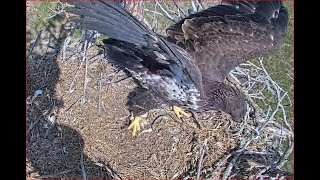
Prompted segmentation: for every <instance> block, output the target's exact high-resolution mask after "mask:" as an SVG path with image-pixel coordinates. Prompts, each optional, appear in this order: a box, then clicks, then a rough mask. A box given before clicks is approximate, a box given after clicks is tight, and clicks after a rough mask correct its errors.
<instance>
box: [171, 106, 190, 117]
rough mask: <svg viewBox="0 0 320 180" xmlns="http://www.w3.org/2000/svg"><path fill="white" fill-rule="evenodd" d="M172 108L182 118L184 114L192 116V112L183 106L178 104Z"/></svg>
mask: <svg viewBox="0 0 320 180" xmlns="http://www.w3.org/2000/svg"><path fill="white" fill-rule="evenodd" d="M172 109H173V111H174V113H175V114H176V116H177V117H178V118H181V117H182V116H186V117H188V118H190V117H191V116H192V115H191V114H190V113H187V112H185V111H184V110H183V109H182V108H180V107H178V106H173V107H172Z"/></svg>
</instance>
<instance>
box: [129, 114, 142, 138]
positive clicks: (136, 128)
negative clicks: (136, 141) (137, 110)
mask: <svg viewBox="0 0 320 180" xmlns="http://www.w3.org/2000/svg"><path fill="white" fill-rule="evenodd" d="M130 119H131V120H132V119H133V120H132V122H131V123H130V125H129V127H128V129H132V136H135V135H136V133H137V132H138V131H140V120H141V117H140V116H135V117H133V116H131V118H130Z"/></svg>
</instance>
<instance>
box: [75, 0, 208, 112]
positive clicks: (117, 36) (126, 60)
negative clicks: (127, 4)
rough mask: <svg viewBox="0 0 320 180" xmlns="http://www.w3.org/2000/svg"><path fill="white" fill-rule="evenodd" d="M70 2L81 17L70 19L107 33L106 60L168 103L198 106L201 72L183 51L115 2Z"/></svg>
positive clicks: (90, 28)
mask: <svg viewBox="0 0 320 180" xmlns="http://www.w3.org/2000/svg"><path fill="white" fill-rule="evenodd" d="M70 3H71V4H73V5H75V7H76V9H73V10H70V11H69V12H71V13H73V14H77V15H81V16H84V17H82V18H75V19H73V20H72V21H74V22H76V23H78V24H77V26H78V27H80V28H85V29H89V30H96V31H98V32H99V33H101V34H104V35H106V36H108V37H109V39H107V40H105V41H104V43H105V47H106V48H107V51H106V53H107V56H109V59H111V60H113V61H114V63H115V64H117V65H120V66H121V67H123V68H125V69H126V70H128V71H129V72H130V73H131V74H132V75H133V77H134V78H135V79H137V80H138V81H139V82H140V84H141V85H142V86H143V87H145V88H148V89H150V90H152V91H153V92H155V93H156V94H157V95H158V96H160V97H161V98H162V99H163V100H164V101H165V102H166V103H168V104H178V105H182V106H183V105H188V106H189V107H194V108H196V107H197V106H198V105H197V103H198V101H199V98H200V94H201V89H202V85H201V82H202V81H201V74H200V71H199V69H198V67H197V66H196V65H195V64H194V61H193V60H192V58H191V56H190V55H189V54H188V53H187V52H186V51H185V50H183V49H182V48H180V47H178V46H176V45H175V44H172V43H170V42H168V41H167V40H165V39H163V38H162V37H160V36H159V35H157V34H156V33H154V32H153V31H151V30H149V29H148V28H147V27H145V26H144V25H143V24H141V23H140V22H139V21H138V20H137V19H136V18H135V17H133V16H132V15H130V13H128V12H127V11H126V10H125V9H123V8H122V7H121V6H120V4H118V3H114V2H110V1H106V2H104V1H93V2H70Z"/></svg>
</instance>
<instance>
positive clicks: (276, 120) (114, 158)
mask: <svg viewBox="0 0 320 180" xmlns="http://www.w3.org/2000/svg"><path fill="white" fill-rule="evenodd" d="M126 3H127V4H126V7H127V8H128V9H129V10H130V11H131V12H133V14H134V15H136V16H137V17H138V19H140V20H141V21H142V22H144V23H145V24H146V25H147V26H149V27H150V28H151V29H153V30H155V31H157V32H158V33H160V34H164V29H165V28H166V27H167V26H168V25H169V24H171V23H173V22H174V21H177V20H179V19H181V18H183V17H184V16H186V15H188V14H189V13H193V12H196V11H199V10H201V9H202V8H206V7H208V6H211V5H213V4H216V3H218V2H209V3H207V2H204V1H202V2H199V1H190V2H163V1H161V2H160V1H154V2H130V1H129V2H126ZM32 5H33V7H37V6H36V3H34V2H33V3H32ZM137 7H139V8H137ZM65 8H67V4H65V3H59V4H58V6H57V7H56V9H55V10H54V11H53V13H52V14H50V15H49V16H48V17H45V18H46V19H45V20H46V21H48V22H49V23H48V24H49V25H48V26H45V27H43V28H41V29H40V30H39V31H36V30H35V29H31V28H30V26H28V27H27V28H28V29H27V31H28V33H29V40H28V42H27V45H28V51H29V52H28V63H27V66H28V67H27V72H28V73H27V84H28V98H27V105H28V115H27V124H28V127H29V128H28V130H27V145H28V146H27V147H28V148H27V160H26V161H27V172H26V173H27V177H36V178H118V179H119V178H223V179H226V178H281V177H283V178H291V177H292V173H291V172H290V171H288V169H287V168H284V165H285V164H286V163H288V161H289V160H290V156H291V154H292V149H293V131H292V129H291V121H292V117H289V116H288V113H287V110H286V109H287V107H288V106H289V107H292V103H291V92H287V91H285V90H284V88H282V87H281V85H279V83H278V82H277V81H275V80H273V78H272V77H271V75H270V74H271V73H270V72H268V71H267V70H266V68H265V65H264V60H263V59H262V58H260V59H258V60H256V61H255V62H247V63H244V64H242V65H240V66H239V67H237V68H235V69H234V70H233V71H232V72H231V73H230V74H229V75H228V78H227V80H226V82H227V83H229V84H231V85H233V86H235V87H236V88H238V89H240V90H241V91H243V92H244V93H245V94H246V95H247V109H248V111H247V113H246V115H245V118H244V121H243V122H242V123H235V122H233V121H232V120H231V119H230V117H229V115H228V114H225V113H223V112H219V111H209V112H206V113H197V114H196V116H197V118H198V119H199V120H200V121H201V122H202V124H203V128H201V129H199V128H198V127H197V125H196V124H195V123H194V121H193V119H192V118H185V119H182V120H180V119H177V118H176V117H175V116H174V114H173V112H172V111H171V109H170V107H164V108H161V109H155V110H153V111H151V112H149V113H148V116H147V117H146V118H145V119H144V121H143V122H142V131H141V132H140V134H139V135H138V136H136V137H133V136H132V135H131V132H130V131H129V130H127V127H128V124H129V119H130V118H129V117H130V113H129V111H128V110H127V108H126V106H125V103H126V101H127V96H128V94H129V93H130V92H132V91H135V90H136V84H135V83H134V81H133V80H132V79H131V78H130V77H127V75H126V74H125V73H124V72H122V71H119V70H118V69H117V68H116V67H113V66H111V65H110V64H108V63H107V60H106V59H105V58H104V56H103V53H102V52H101V49H100V48H98V47H97V46H96V45H95V44H99V38H98V40H96V41H92V38H93V39H96V38H97V37H96V36H95V37H90V35H96V34H95V33H93V34H90V32H88V31H85V32H83V33H82V36H80V37H76V35H75V34H76V33H75V31H74V30H72V29H71V28H70V26H69V25H70V24H68V22H67V21H66V18H67V16H68V14H65ZM142 10H143V11H142ZM29 15H30V17H32V8H30V14H29ZM88 33H89V34H88ZM88 37H89V38H88ZM90 39H91V40H90ZM289 46H292V44H289ZM261 102H263V103H261ZM261 104H262V105H261ZM284 104H286V105H284ZM287 104H289V105H287Z"/></svg>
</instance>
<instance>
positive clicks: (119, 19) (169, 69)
mask: <svg viewBox="0 0 320 180" xmlns="http://www.w3.org/2000/svg"><path fill="white" fill-rule="evenodd" d="M71 4H73V5H75V7H76V9H73V10H70V12H71V13H73V14H77V15H81V16H82V18H75V19H73V20H72V21H73V22H76V23H77V26H78V27H80V28H85V29H89V30H95V31H98V32H99V33H101V34H104V35H106V36H108V37H109V38H108V39H106V40H104V41H103V42H104V49H105V53H106V55H107V58H108V59H109V60H112V61H113V62H114V63H115V64H117V65H120V66H121V67H122V68H124V69H125V70H127V71H129V72H130V73H131V75H132V76H133V77H134V78H135V79H136V80H137V81H138V82H139V84H140V85H141V86H142V87H143V88H144V90H143V92H141V94H138V95H137V96H136V97H134V98H133V99H132V100H131V102H129V103H128V105H129V108H130V110H131V111H132V112H133V115H134V116H135V118H134V120H133V121H132V123H131V125H130V127H129V128H133V134H135V133H136V131H139V129H140V127H139V122H140V119H141V118H140V117H139V116H140V115H142V114H144V113H146V112H148V111H149V110H151V109H153V108H156V107H159V106H161V105H162V104H167V105H171V106H173V110H174V111H175V113H176V114H177V116H178V117H181V116H182V115H187V116H189V114H188V113H185V112H184V111H183V110H182V108H186V109H188V110H190V111H198V112H199V111H205V110H211V109H214V110H221V111H224V112H226V113H229V114H230V115H231V117H232V119H233V120H235V121H239V120H241V118H242V117H243V116H244V113H245V110H246V106H245V96H244V94H243V93H241V92H240V91H239V90H237V89H234V88H232V87H231V86H229V85H227V84H225V83H224V82H223V81H224V79H225V77H226V75H227V74H228V73H229V72H230V71H231V70H232V69H233V68H234V67H236V66H238V65H239V64H240V63H242V62H245V61H248V60H252V59H254V58H256V57H259V56H264V55H268V54H269V53H270V52H272V51H274V50H276V49H278V48H279V46H280V44H281V42H282V38H283V36H284V34H285V33H286V31H287V24H288V12H287V10H286V9H285V7H284V6H283V4H282V2H281V1H267V2H262V1H258V2H253V1H250V2H247V1H222V3H221V4H220V5H217V6H214V7H210V8H208V9H206V10H203V11H201V12H198V13H195V14H192V15H190V16H188V17H186V18H184V19H182V20H181V21H179V22H178V23H176V24H173V25H171V26H170V27H169V28H168V29H167V37H163V36H160V35H158V34H156V33H155V32H153V31H152V30H150V29H148V28H147V27H146V26H144V25H143V24H142V23H141V22H139V21H138V20H137V19H136V18H135V17H133V16H132V15H131V14H130V13H129V12H128V11H126V10H125V9H124V8H122V6H121V5H120V4H119V3H115V2H110V1H92V2H90V1H89V2H71ZM180 107H182V108H180Z"/></svg>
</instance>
